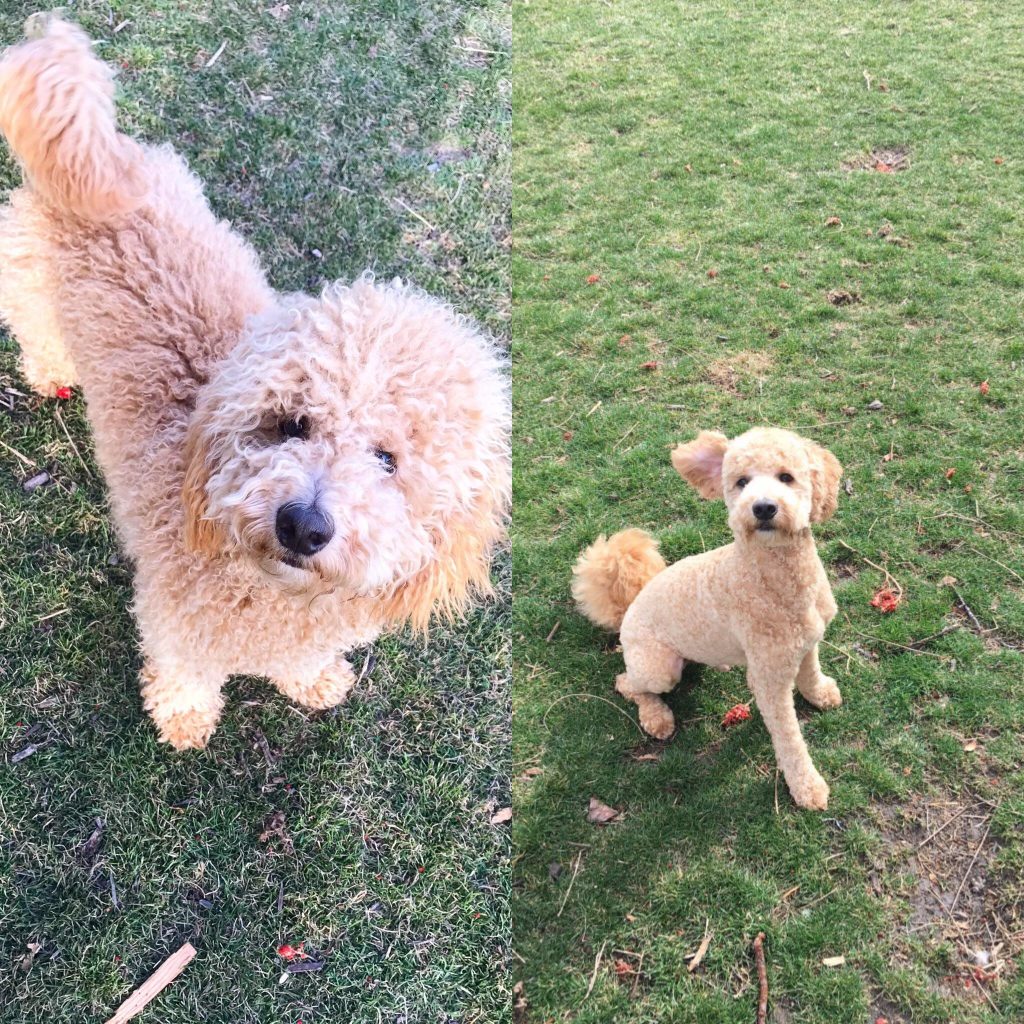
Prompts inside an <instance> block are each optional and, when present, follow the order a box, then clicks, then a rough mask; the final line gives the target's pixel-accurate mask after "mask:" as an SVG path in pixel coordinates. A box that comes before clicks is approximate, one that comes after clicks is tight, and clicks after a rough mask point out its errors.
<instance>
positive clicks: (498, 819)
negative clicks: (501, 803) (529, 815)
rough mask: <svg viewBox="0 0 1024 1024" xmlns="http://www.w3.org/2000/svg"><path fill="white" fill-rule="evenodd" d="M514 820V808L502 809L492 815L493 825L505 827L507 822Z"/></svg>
mask: <svg viewBox="0 0 1024 1024" xmlns="http://www.w3.org/2000/svg"><path fill="white" fill-rule="evenodd" d="M511 820H512V808H511V807H502V808H501V810H499V811H495V812H494V813H493V814H492V815H491V824H492V825H504V824H505V822H506V821H511Z"/></svg>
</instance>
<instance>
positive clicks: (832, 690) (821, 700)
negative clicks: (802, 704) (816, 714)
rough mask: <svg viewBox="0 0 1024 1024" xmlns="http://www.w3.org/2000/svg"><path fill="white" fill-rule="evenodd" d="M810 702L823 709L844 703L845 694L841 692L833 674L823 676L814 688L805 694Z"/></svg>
mask: <svg viewBox="0 0 1024 1024" xmlns="http://www.w3.org/2000/svg"><path fill="white" fill-rule="evenodd" d="M804 698H805V700H806V701H807V702H808V703H809V704H813V705H814V707H816V708H818V709H819V710H821V711H827V710H828V709H829V708H837V707H839V705H840V704H842V703H843V695H842V694H841V693H840V692H839V684H838V683H837V682H836V681H835V680H834V679H833V678H832V677H831V676H822V677H821V679H819V680H818V685H817V686H815V687H814V689H813V690H810V691H808V692H807V693H805V694H804Z"/></svg>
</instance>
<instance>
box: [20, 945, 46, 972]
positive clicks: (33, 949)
mask: <svg viewBox="0 0 1024 1024" xmlns="http://www.w3.org/2000/svg"><path fill="white" fill-rule="evenodd" d="M26 948H27V949H28V952H27V953H26V954H25V955H24V956H23V957H22V958H21V960H20V961H19V962H18V968H19V969H20V970H22V971H24V972H25V974H28V972H29V971H31V970H32V965H33V964H34V963H35V960H36V956H37V955H38V954H39V951H40V950H41V949H42V948H43V946H42V943H39V942H30V943H28V945H27V946H26Z"/></svg>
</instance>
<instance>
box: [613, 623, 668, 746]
mask: <svg viewBox="0 0 1024 1024" xmlns="http://www.w3.org/2000/svg"><path fill="white" fill-rule="evenodd" d="M623 653H624V656H625V661H626V671H625V672H623V673H622V674H621V675H620V676H619V677H618V678H617V679H616V680H615V689H616V690H618V691H619V693H621V694H622V696H623V697H625V698H626V699H627V700H631V701H633V703H634V704H636V706H637V710H638V711H639V712H640V725H641V726H642V728H643V730H644V732H647V733H650V734H651V735H652V736H653V737H654V738H655V739H659V740H667V739H668V738H669V736H671V735H672V733H673V732H674V731H675V727H676V723H675V719H674V718H673V716H672V710H671V708H669V706H668V705H667V704H666V703H665V701H664V700H663V699H662V697H661V696H660V695H661V694H663V693H668V692H669V691H670V690H671V689H673V687H674V686H675V685H676V683H678V682H679V676H680V674H681V673H682V671H683V659H682V658H680V657H679V655H678V654H676V653H675V651H672V650H670V649H669V648H667V647H663V646H662V645H661V644H656V643H647V644H644V645H642V646H634V647H630V648H627V649H626V650H625V651H624V652H623Z"/></svg>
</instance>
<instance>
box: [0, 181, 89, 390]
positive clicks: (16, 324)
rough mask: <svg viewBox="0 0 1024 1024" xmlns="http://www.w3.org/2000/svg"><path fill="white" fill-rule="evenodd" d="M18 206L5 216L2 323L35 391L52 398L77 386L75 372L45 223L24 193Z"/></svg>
mask: <svg viewBox="0 0 1024 1024" xmlns="http://www.w3.org/2000/svg"><path fill="white" fill-rule="evenodd" d="M16 203H17V205H16V206H12V207H8V208H7V209H6V210H4V211H3V213H2V214H0V248H2V250H3V264H2V266H0V319H2V320H3V321H4V322H5V323H6V324H7V325H8V326H9V327H10V328H11V332H12V333H13V334H14V337H15V339H16V340H17V342H18V347H19V348H20V350H21V370H22V374H23V376H24V377H25V380H26V381H27V382H28V384H29V386H30V387H31V388H32V390H33V391H36V392H38V393H39V394H40V395H44V396H45V397H47V398H52V397H53V396H54V395H55V394H56V393H57V391H58V389H60V388H64V387H71V385H73V384H74V383H75V367H74V364H73V363H72V361H71V356H70V355H69V354H68V350H67V347H66V346H65V344H64V338H63V336H62V333H61V327H60V322H59V319H58V317H57V305H56V291H57V286H56V278H55V275H54V273H53V271H52V268H51V264H50V260H49V259H48V257H47V254H46V242H45V237H46V229H45V226H44V224H43V218H42V217H41V215H40V214H39V213H38V212H37V211H36V210H35V209H34V208H33V206H32V202H31V200H30V199H29V198H28V197H27V196H26V195H25V194H24V193H22V194H21V195H19V196H17V198H16Z"/></svg>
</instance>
